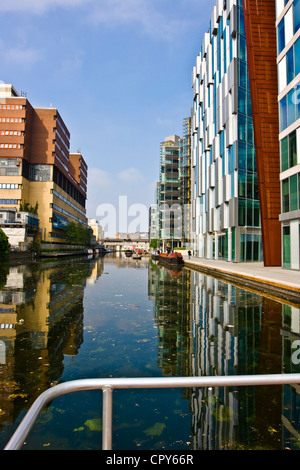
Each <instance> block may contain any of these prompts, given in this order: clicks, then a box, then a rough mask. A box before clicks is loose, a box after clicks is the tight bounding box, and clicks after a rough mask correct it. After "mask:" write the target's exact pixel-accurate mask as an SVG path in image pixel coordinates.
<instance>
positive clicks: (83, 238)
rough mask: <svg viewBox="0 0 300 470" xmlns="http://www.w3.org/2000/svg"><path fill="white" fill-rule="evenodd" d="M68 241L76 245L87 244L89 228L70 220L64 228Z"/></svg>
mask: <svg viewBox="0 0 300 470" xmlns="http://www.w3.org/2000/svg"><path fill="white" fill-rule="evenodd" d="M65 233H66V236H67V241H68V243H73V244H76V245H88V243H89V241H90V230H89V229H87V228H85V227H84V226H83V225H81V224H80V223H79V222H78V223H77V224H75V222H71V223H69V224H68V225H67V227H66V229H65Z"/></svg>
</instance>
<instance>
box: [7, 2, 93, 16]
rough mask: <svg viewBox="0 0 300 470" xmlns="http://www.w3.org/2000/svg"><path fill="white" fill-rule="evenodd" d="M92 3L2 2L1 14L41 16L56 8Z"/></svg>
mask: <svg viewBox="0 0 300 470" xmlns="http://www.w3.org/2000/svg"><path fill="white" fill-rule="evenodd" d="M91 1H93V0H9V1H7V0H0V14H1V13H2V14H3V13H19V12H26V13H28V14H31V15H40V14H43V13H46V12H47V11H48V10H50V9H53V8H56V7H62V8H71V7H72V8H74V7H77V6H82V5H84V4H88V3H90V2H91Z"/></svg>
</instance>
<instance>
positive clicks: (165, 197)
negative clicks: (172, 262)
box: [158, 135, 182, 251]
mask: <svg viewBox="0 0 300 470" xmlns="http://www.w3.org/2000/svg"><path fill="white" fill-rule="evenodd" d="M159 177H160V181H159V195H158V206H159V238H160V240H161V242H162V248H163V250H164V251H165V250H166V249H168V248H169V249H170V250H171V249H172V248H173V247H176V246H179V245H180V243H181V234H182V228H181V211H180V204H179V136H177V135H171V136H168V137H166V138H165V140H164V141H163V142H161V143H160V175H159Z"/></svg>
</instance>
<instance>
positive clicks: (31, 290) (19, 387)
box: [0, 258, 103, 427]
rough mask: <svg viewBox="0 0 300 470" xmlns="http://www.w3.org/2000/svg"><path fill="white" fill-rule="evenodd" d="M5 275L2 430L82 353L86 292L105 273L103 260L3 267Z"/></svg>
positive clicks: (0, 296) (0, 304) (0, 314)
mask: <svg viewBox="0 0 300 470" xmlns="http://www.w3.org/2000/svg"><path fill="white" fill-rule="evenodd" d="M0 271H1V276H0V279H1V285H0V322H1V324H0V328H1V329H0V341H1V342H2V344H5V361H6V363H5V367H0V385H1V386H0V403H1V406H0V408H1V409H0V425H1V427H2V425H4V424H5V425H6V426H7V425H8V424H9V423H13V422H14V419H15V418H16V417H17V416H18V415H19V413H20V411H21V410H23V409H24V408H26V409H28V408H29V407H30V405H31V404H32V403H33V401H34V400H35V399H36V398H37V397H38V396H39V395H40V394H41V393H42V392H43V391H44V390H45V389H47V388H49V387H50V386H51V385H53V383H55V382H56V381H57V380H58V379H59V378H60V377H61V375H62V371H63V367H64V365H63V360H64V357H65V356H75V355H76V354H77V353H78V350H79V348H80V345H81V343H82V341H83V297H84V289H85V286H86V284H87V283H93V282H95V281H96V280H97V278H98V277H99V276H100V275H101V273H102V271H103V259H101V258H100V259H95V260H91V261H90V262H84V263H80V262H78V259H76V260H74V259H66V260H65V262H64V263H63V265H62V264H58V263H57V262H55V261H53V262H43V263H36V264H27V265H19V266H10V267H8V266H5V265H3V264H2V265H1V267H0ZM24 371H26V374H24Z"/></svg>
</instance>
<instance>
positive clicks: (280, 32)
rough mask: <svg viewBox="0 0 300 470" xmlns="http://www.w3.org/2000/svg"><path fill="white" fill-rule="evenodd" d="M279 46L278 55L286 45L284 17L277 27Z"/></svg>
mask: <svg viewBox="0 0 300 470" xmlns="http://www.w3.org/2000/svg"><path fill="white" fill-rule="evenodd" d="M277 47H278V55H279V54H280V53H281V52H282V51H283V49H284V47H285V28H284V18H282V20H281V21H280V23H279V25H278V28H277Z"/></svg>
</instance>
